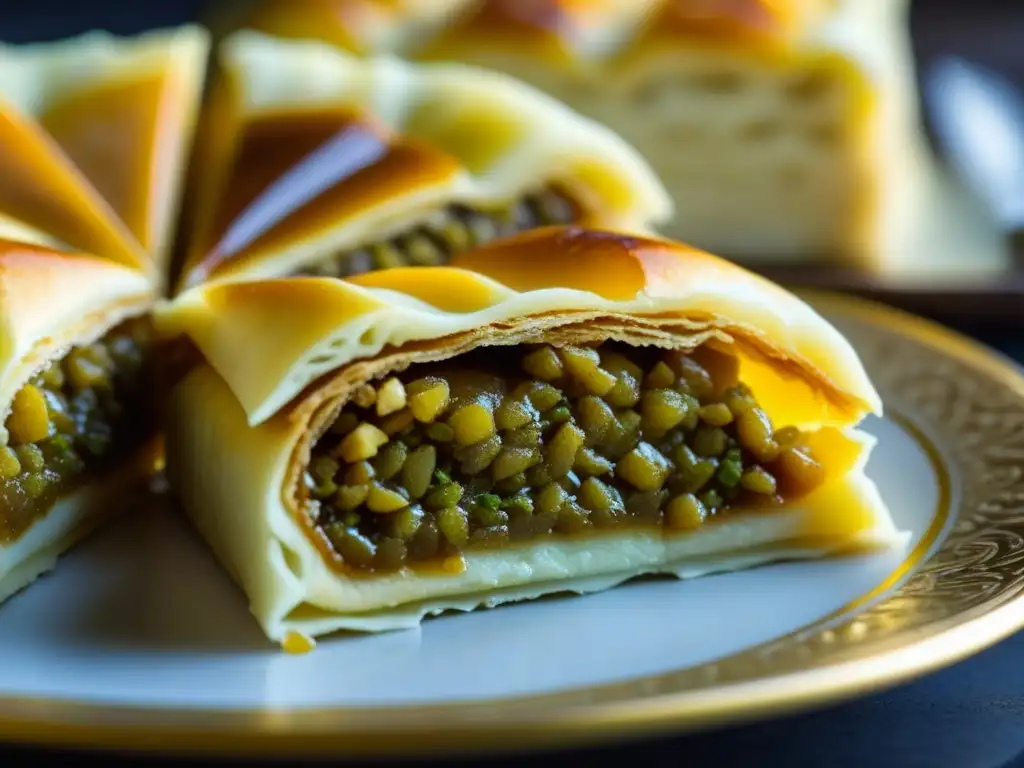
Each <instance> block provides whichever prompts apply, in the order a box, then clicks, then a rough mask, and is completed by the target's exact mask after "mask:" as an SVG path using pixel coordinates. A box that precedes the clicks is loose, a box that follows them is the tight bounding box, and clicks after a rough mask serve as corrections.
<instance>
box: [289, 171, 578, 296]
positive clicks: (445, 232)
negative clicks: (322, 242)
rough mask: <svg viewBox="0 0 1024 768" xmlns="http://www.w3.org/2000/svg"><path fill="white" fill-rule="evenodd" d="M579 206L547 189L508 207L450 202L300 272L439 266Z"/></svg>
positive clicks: (565, 217) (567, 216)
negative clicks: (404, 229)
mask: <svg viewBox="0 0 1024 768" xmlns="http://www.w3.org/2000/svg"><path fill="white" fill-rule="evenodd" d="M577 216H578V212H577V207H576V205H575V204H574V203H573V201H572V200H570V199H569V198H568V197H566V196H565V195H564V194H562V193H561V192H559V191H557V190H554V189H546V190H543V191H541V192H538V193H536V194H531V195H526V196H525V197H523V198H522V199H521V200H519V201H517V202H515V203H513V204H511V205H508V206H506V207H504V208H499V209H493V210H478V209H474V208H468V207H466V206H464V205H450V206H448V207H447V208H444V209H443V210H441V211H437V212H436V213H435V214H434V215H433V216H431V217H429V218H428V220H427V221H426V222H424V223H423V224H421V225H419V226H416V227H414V228H412V229H410V230H409V231H407V232H403V233H401V234H399V235H396V236H395V237H392V238H390V239H388V240H384V241H382V242H378V243H374V244H372V245H369V246H366V247H365V248H359V249H357V250H352V251H343V252H342V253H338V254H333V255H331V256H329V257H327V258H326V259H324V260H323V261H321V262H319V263H317V264H314V265H312V266H309V267H306V268H304V269H302V270H299V271H298V272H296V273H295V274H296V275H312V276H320V277H348V276H350V275H358V274H361V273H363V272H370V271H373V270H377V269H389V268H391V267H407V266H418V267H436V266H438V265H442V264H447V263H448V262H449V261H450V260H451V258H452V257H453V256H455V254H457V253H460V252H462V251H465V250H469V249H470V248H474V247H476V246H479V245H483V244H484V243H487V242H490V241H491V240H494V239H496V238H499V237H505V236H506V235H514V234H516V233H518V232H525V231H526V230H528V229H534V228H536V227H543V226H549V225H553V224H570V223H572V222H573V221H575V220H576V219H577Z"/></svg>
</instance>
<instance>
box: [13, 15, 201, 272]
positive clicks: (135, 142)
mask: <svg viewBox="0 0 1024 768" xmlns="http://www.w3.org/2000/svg"><path fill="white" fill-rule="evenodd" d="M207 49H208V40H207V34H206V32H205V31H204V30H202V29H201V28H199V27H191V26H186V27H181V28H179V29H176V30H173V31H159V32H151V33H147V34H144V35H140V36H137V37H130V38H129V37H115V36H112V35H109V34H106V33H100V32H91V33H88V34H85V35H82V36H80V37H77V38H71V39H68V40H62V41H59V42H52V43H38V44H31V45H4V46H0V177H2V178H3V179H4V183H3V185H0V211H2V212H3V213H4V214H6V215H8V216H11V217H13V218H15V219H17V220H19V221H21V222H22V223H23V224H25V225H28V226H30V227H34V228H36V229H38V230H41V231H43V232H46V233H47V234H48V235H50V236H52V237H53V238H55V239H56V240H57V241H60V242H62V243H65V244H67V247H68V248H69V249H73V250H76V251H82V252H87V253H93V254H96V255H97V256H102V257H104V258H107V259H111V260H113V261H116V262H119V263H121V264H124V265H127V266H131V267H134V268H138V269H142V270H144V271H146V272H147V274H149V275H151V277H152V279H153V280H154V281H156V282H157V283H158V284H160V283H162V282H163V281H164V279H165V276H164V272H165V271H166V269H167V267H168V264H167V262H168V260H169V257H170V248H171V240H172V237H173V229H174V226H175V221H176V218H177V214H178V208H179V197H180V191H181V188H182V185H183V182H184V172H185V165H186V161H187V157H188V154H189V152H190V151H191V147H192V137H193V131H194V127H195V123H196V120H197V116H198V107H199V99H200V93H201V90H202V85H203V80H204V73H205V68H206V59H207Z"/></svg>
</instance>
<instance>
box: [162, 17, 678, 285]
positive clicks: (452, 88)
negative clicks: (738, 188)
mask: <svg viewBox="0 0 1024 768" xmlns="http://www.w3.org/2000/svg"><path fill="white" fill-rule="evenodd" d="M218 73H219V76H218V80H217V83H216V85H215V87H214V89H213V91H212V96H211V99H210V105H209V109H208V111H207V113H206V116H205V118H204V123H203V126H202V127H201V129H200V130H201V136H202V138H201V139H200V140H199V141H197V155H196V159H195V169H194V176H195V179H196V182H195V197H194V201H193V203H192V204H191V205H190V206H189V210H190V214H191V217H192V221H191V223H190V226H189V233H188V246H187V248H186V258H185V261H184V264H183V266H182V269H181V272H180V277H179V283H178V284H179V288H187V287H189V286H192V285H195V284H197V283H199V282H203V281H209V280H228V279H230V280H236V279H248V278H253V277H280V276H288V275H294V274H322V275H329V276H336V277H337V276H345V275H347V274H353V273H359V272H364V271H367V270H370V269H377V268H384V267H392V266H402V265H409V264H414V265H438V264H443V263H444V262H445V261H447V259H448V258H449V257H450V256H451V255H452V254H453V253H455V252H458V251H460V250H464V249H465V248H467V247H470V246H472V245H476V244H480V243H482V242H485V241H487V240H490V239H493V238H495V237H497V236H500V235H505V234H510V233H513V232H516V231H521V230H523V229H528V228H532V227H535V226H539V225H542V224H567V223H587V222H591V223H593V222H600V223H601V225H603V226H609V227H616V228H623V229H626V230H631V231H633V230H635V231H643V230H646V229H647V228H648V227H650V226H653V225H655V224H658V223H660V222H663V221H665V220H666V219H667V218H668V217H669V215H670V214H671V210H672V209H671V204H670V201H669V199H668V196H667V193H666V192H665V190H664V188H663V187H662V185H661V183H660V182H659V181H658V179H657V177H656V175H655V174H654V172H653V171H652V170H651V169H650V168H649V167H648V165H647V164H646V163H645V162H644V161H643V160H642V158H641V157H640V155H639V154H638V153H637V152H636V151H635V150H633V149H632V148H631V147H630V146H629V145H628V144H626V143H625V142H624V141H622V140H621V139H620V138H619V137H618V136H616V135H615V134H614V133H612V132H611V131H610V130H608V129H607V128H605V127H603V126H601V125H599V124H597V123H595V122H593V121H591V120H588V119H586V118H583V117H581V116H579V115H577V114H575V113H574V112H573V111H572V110H570V109H568V108H567V107H565V106H564V105H562V104H560V103H558V102H556V101H555V100H553V99H551V98H550V97H548V96H546V95H544V94H542V93H539V92H537V91H535V90H534V89H532V88H530V87H528V86H526V85H523V84H521V83H519V82H517V81H515V80H513V79H511V78H509V77H507V76H504V75H501V74H499V73H495V72H487V71H483V70H480V69H476V68H472V67H467V66H464V65H457V64H440V63H439V64H432V65H417V64H411V63H408V62H405V61H402V60H400V59H396V58H391V57H387V56H382V57H374V58H369V59H362V58H357V57H354V56H352V55H350V54H347V53H345V52H343V51H341V50H339V49H336V48H332V47H329V46H327V45H325V44H323V43H317V42H295V41H286V40H278V39H274V38H270V37H266V36H264V35H261V34H258V33H255V32H240V33H237V34H235V35H232V36H230V37H229V38H228V39H227V40H225V41H224V43H223V45H222V46H221V48H220V51H219V70H218Z"/></svg>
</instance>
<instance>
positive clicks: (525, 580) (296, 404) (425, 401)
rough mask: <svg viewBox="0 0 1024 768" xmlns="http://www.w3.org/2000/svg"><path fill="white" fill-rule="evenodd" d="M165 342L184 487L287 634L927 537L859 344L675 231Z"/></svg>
mask: <svg viewBox="0 0 1024 768" xmlns="http://www.w3.org/2000/svg"><path fill="white" fill-rule="evenodd" d="M158 327H159V328H160V331H161V333H163V334H165V335H167V336H169V337H183V338H185V339H187V340H188V342H189V343H190V344H191V345H192V346H193V349H194V350H195V352H196V359H197V360H201V361H202V362H199V363H197V367H196V368H194V369H193V370H192V371H191V372H189V373H188V374H187V375H186V376H184V378H183V379H182V380H180V381H179V382H178V383H177V385H176V386H175V388H174V392H173V395H172V400H171V404H170V418H169V420H168V424H169V431H168V435H167V443H166V450H167V471H168V479H169V480H170V483H171V486H172V487H173V488H174V489H175V491H176V493H177V494H178V495H179V497H180V498H181V501H182V504H183V507H184V509H185V510H186V512H187V513H188V515H189V516H190V517H191V518H192V519H193V520H194V522H195V524H196V526H197V527H198V529H199V530H200V532H201V533H202V534H203V536H204V537H205V538H206V539H207V541H208V542H209V543H210V545H211V547H212V548H213V550H214V552H215V553H216V554H217V556H218V558H219V559H220V561H221V562H222V563H223V564H224V566H225V568H226V569H227V571H228V572H229V573H231V574H232V576H233V577H234V578H235V579H236V581H238V583H239V584H241V586H242V587H243V589H244V590H245V592H246V594H247V595H248V597H249V600H250V605H251V608H252V611H253V613H254V615H255V616H256V618H257V619H258V620H259V622H260V623H261V625H262V627H263V629H264V631H265V632H266V633H267V635H268V636H269V637H270V638H271V639H274V640H277V641H281V642H286V641H287V638H288V637H289V636H290V633H293V632H294V633H298V634H299V635H301V636H304V637H311V636H314V635H318V634H322V633H327V632H331V631H334V630H336V629H352V630H369V631H378V630H386V629H394V628H399V627H405V626H411V625H413V624H415V623H416V622H418V621H419V620H420V619H421V618H423V617H424V616H427V615H430V614H433V613H437V612H439V611H443V610H447V609H456V610H471V609H472V608H474V607H478V606H488V605H497V604H499V603H503V602H509V601H515V600H523V599H529V598H531V597H536V596H538V595H541V594H549V593H552V592H561V591H576V592H587V591H595V590H599V589H604V588H607V587H609V586H611V585H613V584H615V583H618V582H621V581H623V580H626V579H629V578H631V577H633V576H638V575H642V574H649V573H667V574H675V575H677V576H681V577H688V576H696V575H700V574H703V573H711V572H715V571H719V570H730V569H734V568H739V567H749V566H752V565H755V564H758V563H762V562H769V561H772V560H777V559H785V558H790V557H794V556H800V557H820V556H827V555H834V554H839V553H843V552H849V551H853V550H857V551H860V550H865V549H875V548H880V547H888V546H898V545H899V544H900V543H901V542H903V541H904V540H905V537H904V536H903V535H902V534H901V533H900V532H899V531H898V530H897V529H896V527H895V525H894V524H893V521H892V519H891V517H890V515H889V513H888V511H887V509H886V507H885V504H884V503H883V500H882V499H881V498H880V497H879V494H878V491H877V489H876V487H875V485H874V484H873V482H872V481H871V480H870V479H869V478H867V477H866V476H865V474H864V467H865V464H866V462H867V459H868V456H869V454H870V450H871V448H872V446H873V440H872V439H871V438H870V437H869V436H867V435H866V434H864V433H863V432H860V431H859V430H858V425H859V423H860V422H861V420H862V419H863V417H864V416H865V415H866V414H868V413H876V414H878V413H881V408H882V406H881V401H880V398H879V396H878V393H877V392H876V391H875V390H874V388H873V386H872V385H871V382H870V379H869V378H868V376H867V373H866V372H865V371H864V369H863V367H862V364H861V362H860V360H859V359H858V358H857V355H856V352H855V351H854V350H853V349H852V347H851V346H850V345H849V342H847V341H846V340H845V339H844V338H843V337H842V335H841V334H839V333H838V331H836V329H835V328H833V327H832V326H831V325H830V324H828V323H827V322H826V321H825V320H824V319H823V318H822V317H821V316H820V315H818V314H817V313H816V312H815V311H814V310H813V309H811V308H810V307H809V306H808V305H806V304H805V303H803V302H802V301H800V300H798V299H797V298H796V297H794V296H793V295H792V294H789V293H787V292H786V291H784V290H782V289H781V288H779V287H777V286H775V285H773V284H771V283H769V282H768V281H765V280H763V279H761V278H758V277H756V276H754V275H752V274H750V273H748V272H745V271H744V270H742V269H740V268H738V267H736V266H735V265H733V264H730V263H728V262H725V261H723V260H720V259H717V258H715V257H713V256H711V255H709V254H707V253H704V252H701V251H697V250H695V249H692V248H689V247H687V246H683V245H680V244H677V243H672V242H670V241H666V240H658V239H652V238H639V237H635V236H630V235H623V234H618V233H612V232H607V231H601V230H589V229H582V228H579V227H552V228H542V229H537V230H534V231H531V232H527V233H524V234H521V235H519V236H517V237H513V238H508V239H505V240H502V241H497V242H495V243H492V244H491V245H489V246H484V247H481V248H477V249H475V250H472V251H468V252H465V253H463V254H461V255H459V256H456V257H455V259H454V260H453V262H452V264H451V266H449V267H435V268H428V267H424V268H406V269H391V270H385V271H379V272H374V273H369V274H366V275H362V276H359V277H356V278H352V279H350V280H347V281H341V280H336V279H329V278H290V279H280V280H254V281H228V282H214V283H209V284H205V285H201V286H198V287H196V288H193V289H191V290H189V291H187V292H185V293H184V294H182V295H180V296H179V297H177V298H176V299H175V300H174V301H173V302H171V303H170V304H168V305H166V306H165V307H163V308H162V309H161V311H160V312H159V314H158ZM517 361H518V362H517ZM524 372H525V373H524ZM524 375H525V376H526V379H525V380H524V379H523V376H524ZM495 376H497V377H500V382H501V383H500V384H493V383H491V384H488V383H486V382H488V381H493V380H494V379H493V377H495ZM489 377H490V378H489ZM538 377H539V378H538ZM460 382H462V383H460ZM460 393H461V394H460ZM531 393H532V394H531ZM523 398H526V399H523ZM375 403H376V405H375ZM374 409H376V411H375V410H374ZM730 425H731V426H730ZM772 425H775V426H774V428H773V427H772ZM726 428H727V429H728V430H729V431H726ZM773 429H774V431H773ZM499 433H500V434H499ZM787 434H788V436H786V437H784V435H787ZM453 441H454V442H453ZM566 445H569V446H571V447H570V448H569V449H568V450H569V453H568V454H567V456H568V460H569V461H570V463H569V464H566V463H565V461H566V453H565V450H566V449H565V446H566ZM784 454H785V455H784ZM573 457H575V458H573ZM395 461H397V464H395V463H394V462H395ZM424 462H425V466H426V469H423V467H424ZM698 465H701V466H702V467H703V469H700V468H698ZM762 465H763V466H762ZM570 466H571V467H572V468H573V470H572V471H569V473H568V475H566V474H565V473H566V471H567V470H568V468H569V467H570ZM389 467H390V468H389ZM559 467H560V468H559ZM325 468H326V469H325ZM766 468H767V469H766ZM399 469H400V470H401V471H400V472H399ZM704 469H707V470H709V471H710V473H711V474H701V473H702V472H703V470H704ZM577 470H578V471H579V473H580V474H579V476H578V477H577V475H576V471H577ZM324 473H326V474H324ZM424 473H427V474H424ZM430 473H433V474H430ZM673 473H676V474H677V475H678V476H677V477H675V479H671V478H672V477H674V475H673ZM694 473H696V474H694ZM698 475H700V477H699V478H698ZM769 475H771V476H769ZM569 476H571V477H569ZM712 477H713V479H709V478H712ZM318 478H319V479H318ZM531 478H533V479H531ZM325 483H326V485H325ZM481 483H482V484H481ZM666 483H667V484H666ZM737 483H739V485H737ZM559 487H560V488H561V490H559ZM663 487H664V489H666V490H664V495H661V494H662V492H663V490H662V489H663ZM670 488H671V489H674V490H671V491H669V490H667V489H670ZM787 488H789V489H792V495H787V494H789V493H790V491H787V490H786V489H787ZM730 489H731V490H730ZM742 489H745V490H742ZM311 494H312V495H311ZM318 494H319V495H318ZM722 494H724V495H722ZM744 494H746V495H744ZM750 494H754V496H757V494H762V495H761V496H759V497H757V499H755V498H754V496H751V495H750ZM764 494H767V495H764ZM670 497H671V500H670ZM729 499H736V502H735V506H731V504H732V502H730V501H728V500H729ZM769 499H773V502H772V503H767V504H766V503H764V502H767V501H768V500H769ZM650 504H655V505H656V506H654V507H653V511H654V512H655V513H656V514H655V517H654V518H653V522H652V518H645V517H643V514H645V513H644V512H643V510H644V509H647V510H648V511H650V510H651V509H652V508H651V507H650V506H649V505H650ZM645 505H647V506H645ZM421 507H422V509H421ZM506 509H507V510H509V511H508V512H507V513H506V512H504V511H503V510H506ZM602 510H603V511H602ZM521 513H525V518H524V517H522V515H521ZM549 514H554V515H555V517H554V518H551V519H556V520H557V521H558V522H556V523H551V524H548V523H543V520H547V519H549V518H547V517H545V516H547V515H549ZM567 515H568V517H567ZM573 515H575V517H573ZM588 515H589V516H590V517H588ZM601 515H603V516H604V517H601ZM609 515H611V516H612V517H614V516H615V515H627V517H621V516H620V517H618V518H616V519H615V520H612V519H611V518H609V517H608V516H609ZM629 515H635V517H628V516H629ZM513 516H518V518H519V521H520V522H523V521H524V520H525V521H526V522H525V523H524V524H525V525H527V526H532V525H533V524H534V521H536V520H537V519H538V518H542V519H543V520H542V527H541V528H539V529H534V528H529V527H528V528H523V529H521V530H522V531H528V532H527V533H526V534H525V538H522V536H520V538H516V535H514V534H513V533H511V531H512V530H513V527H514V524H515V521H514V520H513ZM570 518H571V519H570ZM584 518H586V519H584ZM403 520H405V521H406V523H403V522H402V521H403ZM486 520H491V521H492V522H490V523H488V522H484V521H486ZM424 521H426V522H424ZM467 521H468V522H467ZM573 521H575V522H573ZM645 521H647V522H645ZM563 523H564V524H565V525H569V524H570V523H571V525H572V526H576V527H569V528H563V527H560V526H562V525H563ZM406 524H408V525H412V526H414V528H413V529H411V530H409V531H408V532H407V533H403V532H402V531H403V530H405V528H403V526H405V525H406ZM424 525H426V526H427V528H429V527H430V526H435V530H434V539H433V540H432V541H433V543H431V544H430V545H429V547H428V548H427V549H422V552H429V553H430V554H422V553H421V554H419V555H417V554H416V553H417V551H420V550H419V544H418V539H417V536H418V534H416V533H415V530H427V528H421V529H417V528H415V526H424ZM467 526H468V528H467ZM438 531H440V533H438ZM538 531H539V532H538ZM492 535H493V536H496V537H498V538H497V539H492V540H490V541H492V544H487V543H486V542H487V541H489V540H488V539H487V537H488V536H492ZM403 536H404V537H405V539H404V542H403V541H401V540H400V539H402V537H403ZM480 536H482V537H483V538H479V537H480ZM441 537H443V538H441ZM481 541H483V542H485V544H483V545H478V544H479V542H481ZM493 541H498V542H499V543H498V544H493Z"/></svg>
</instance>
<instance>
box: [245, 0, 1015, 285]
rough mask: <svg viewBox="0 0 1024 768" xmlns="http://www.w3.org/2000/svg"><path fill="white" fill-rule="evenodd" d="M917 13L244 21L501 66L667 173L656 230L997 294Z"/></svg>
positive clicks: (610, 7) (694, 12)
mask: <svg viewBox="0 0 1024 768" xmlns="http://www.w3.org/2000/svg"><path fill="white" fill-rule="evenodd" d="M908 7H909V3H908V2H907V0H836V2H825V1H824V0H786V1H785V2H776V1H775V0H540V1H539V2H528V3H524V2H521V1H520V0H447V1H446V2H442V3H438V4H436V5H434V4H430V5H427V4H422V3H415V2H413V3H404V2H399V3H395V2H390V0H388V1H386V2H385V1H382V0H338V1H337V2H332V3H322V2H319V0H288V2H284V0H266V2H262V3H260V4H259V7H258V9H257V10H256V11H255V12H254V14H253V15H252V16H251V17H249V19H248V23H249V24H250V25H251V26H254V27H256V28H258V29H261V30H264V31H266V32H268V33H271V34H275V35H283V36H286V37H290V38H302V39H321V40H328V41H330V43H331V44H333V45H336V46H339V47H342V48H344V49H346V50H350V51H353V52H356V53H358V54H359V55H373V54H380V53H381V52H390V53H394V54H398V55H401V56H404V57H407V58H409V59H411V60H414V61H438V60H444V61H460V62H464V63H467V64H472V65H478V66H484V67H488V68H493V69H495V70H498V71H501V72H505V73H507V74H509V75H512V76H514V77H516V78H518V79H520V80H522V81H524V82H526V83H529V84H530V85H533V86H535V87H537V88H540V89H541V90H543V91H545V92H547V93H549V94H551V95H553V96H555V97H556V98H558V99H559V100H561V101H563V102H564V103H565V104H567V105H568V106H569V107H571V108H572V109H574V110H576V111H577V112H579V113H581V114H583V115H586V116H588V117H590V118H593V119H595V120H598V121H599V122H601V123H603V124H605V125H607V126H609V127H610V128H611V129H613V130H614V131H616V132H617V133H618V134H619V135H620V136H622V137H623V139H625V140H626V141H628V142H629V143H630V144H632V145H633V146H635V147H636V148H637V149H638V150H639V151H640V152H641V153H642V154H643V155H644V157H645V158H646V159H647V161H648V162H650V163H651V165H652V166H653V167H654V168H656V169H657V171H658V175H659V177H660V179H661V180H662V182H663V183H664V184H665V186H666V188H667V189H668V190H669V192H670V194H671V196H672V198H673V201H674V204H675V209H676V212H677V213H676V215H675V216H674V217H673V218H672V220H671V221H669V222H666V223H665V225H664V226H663V227H661V228H660V231H661V232H663V233H665V234H667V235H669V236H671V237H676V238H681V239H685V240H686V242H691V243H694V244H695V245H698V246H700V247H702V248H705V249H708V250H710V251H713V252H715V253H720V254H722V255H724V256H727V257H729V258H731V259H733V260H740V261H742V262H743V263H747V264H750V265H757V266H763V265H779V264H782V265H791V266H796V265H805V264H806V265H810V264H819V265H821V264H824V265H841V266H845V267H852V268H856V269H860V270H866V271H870V272H875V273H880V274H883V275H885V276H887V277H888V278H891V279H910V278H913V279H914V280H917V281H921V280H925V279H928V280H937V279H942V278H944V277H945V278H948V277H949V276H950V275H957V274H958V275H961V276H963V277H965V278H970V279H979V277H978V276H979V275H983V276H985V277H986V278H990V277H991V275H992V274H993V273H996V272H999V271H1001V270H1003V269H1005V267H1006V266H1007V263H1008V255H1007V250H1006V247H1005V246H1004V245H1002V243H1001V239H1000V235H999V233H998V231H997V228H996V227H995V226H994V224H993V222H992V221H991V220H990V218H989V217H986V216H985V215H984V214H982V213H981V212H979V210H978V206H977V204H976V203H974V202H972V201H970V200H969V199H966V196H965V195H964V194H963V192H962V191H961V190H959V188H958V187H957V186H956V185H953V184H951V182H950V180H949V179H947V178H946V177H945V175H944V173H943V172H942V171H941V170H940V169H939V167H938V166H937V164H936V163H935V161H934V158H933V157H932V155H931V153H930V150H929V149H928V145H927V142H926V140H925V137H924V132H923V130H922V127H921V125H920V123H921V121H920V117H919V114H918V108H917V102H918V98H917V94H916V82H915V77H914V69H913V56H912V51H911V46H910V35H909V29H908V25H909V21H908ZM939 230H941V232H939ZM964 251H970V252H972V254H974V255H972V257H971V258H970V259H968V258H965V257H964V256H963V252H964Z"/></svg>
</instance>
